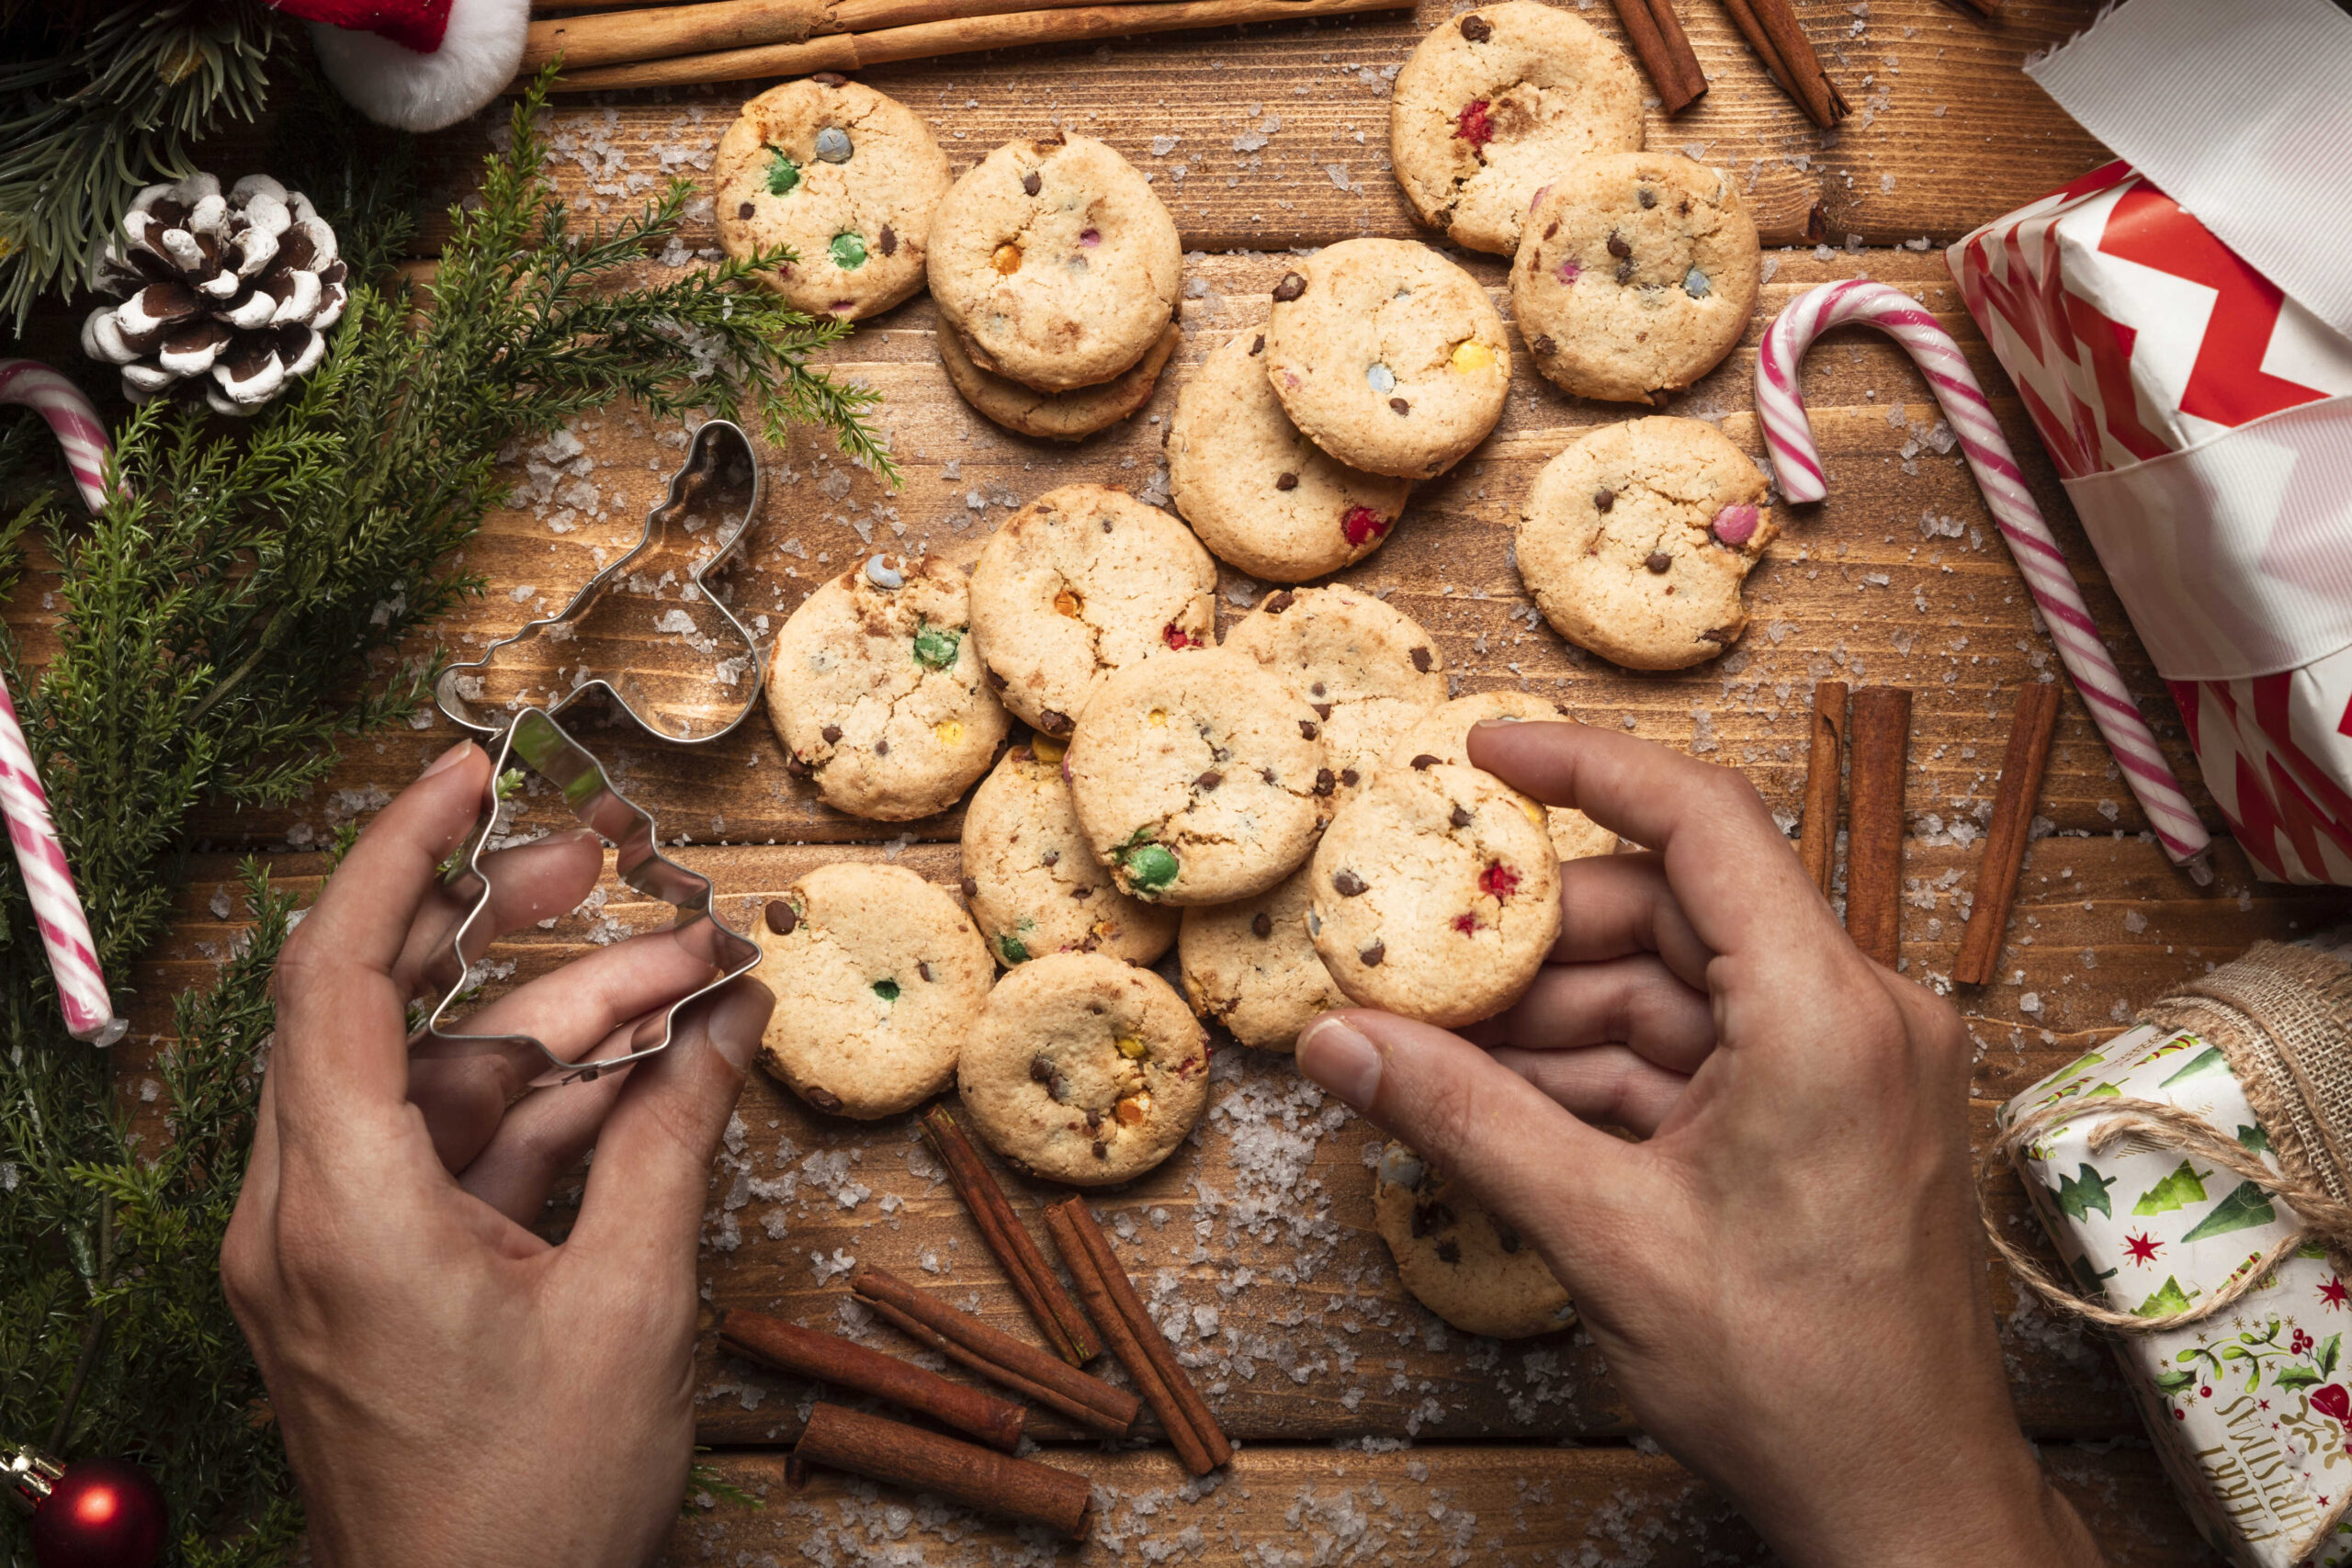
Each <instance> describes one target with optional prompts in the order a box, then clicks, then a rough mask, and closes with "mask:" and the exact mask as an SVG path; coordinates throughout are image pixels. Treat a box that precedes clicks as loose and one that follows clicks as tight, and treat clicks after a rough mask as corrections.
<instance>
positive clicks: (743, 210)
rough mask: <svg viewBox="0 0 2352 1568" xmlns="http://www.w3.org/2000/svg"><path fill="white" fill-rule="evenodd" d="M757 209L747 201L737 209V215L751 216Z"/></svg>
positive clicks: (741, 216)
mask: <svg viewBox="0 0 2352 1568" xmlns="http://www.w3.org/2000/svg"><path fill="white" fill-rule="evenodd" d="M755 210H757V209H755V208H753V207H752V204H751V203H750V202H748V201H747V202H745V203H743V205H742V206H741V207H739V208H737V209H735V216H736V217H738V218H749V217H750V216H751V215H752V213H753V212H754V211H755Z"/></svg>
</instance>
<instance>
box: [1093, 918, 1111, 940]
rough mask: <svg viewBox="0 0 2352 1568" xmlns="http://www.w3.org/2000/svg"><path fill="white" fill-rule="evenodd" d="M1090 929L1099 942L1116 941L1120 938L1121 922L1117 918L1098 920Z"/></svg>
mask: <svg viewBox="0 0 2352 1568" xmlns="http://www.w3.org/2000/svg"><path fill="white" fill-rule="evenodd" d="M1088 929H1089V930H1090V931H1093V933H1094V939H1095V940H1096V941H1097V942H1114V941H1116V940H1117V939H1118V935H1119V922H1118V921H1116V920H1097V921H1095V922H1094V924H1093V925H1091V927H1089V928H1088Z"/></svg>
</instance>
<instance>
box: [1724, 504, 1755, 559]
mask: <svg viewBox="0 0 2352 1568" xmlns="http://www.w3.org/2000/svg"><path fill="white" fill-rule="evenodd" d="M1756 522H1757V512H1756V508H1754V507H1752V506H1726V507H1724V509H1723V510H1722V511H1721V512H1718V513H1715V537H1716V538H1718V539H1721V540H1722V541H1723V542H1724V544H1726V545H1729V546H1731V547H1732V548H1734V549H1737V548H1738V547H1740V546H1742V545H1744V544H1746V543H1747V541H1748V540H1750V539H1752V538H1754V537H1755V536H1756Z"/></svg>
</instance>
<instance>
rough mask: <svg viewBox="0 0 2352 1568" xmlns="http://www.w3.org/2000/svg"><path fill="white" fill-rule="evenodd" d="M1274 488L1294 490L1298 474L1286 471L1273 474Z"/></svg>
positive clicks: (1296, 486) (1296, 485)
mask: <svg viewBox="0 0 2352 1568" xmlns="http://www.w3.org/2000/svg"><path fill="white" fill-rule="evenodd" d="M1274 488H1275V489H1276V490H1296V489H1297V488H1298V476H1297V475H1296V474H1294V473H1288V472H1284V473H1280V474H1277V475H1275V476H1274Z"/></svg>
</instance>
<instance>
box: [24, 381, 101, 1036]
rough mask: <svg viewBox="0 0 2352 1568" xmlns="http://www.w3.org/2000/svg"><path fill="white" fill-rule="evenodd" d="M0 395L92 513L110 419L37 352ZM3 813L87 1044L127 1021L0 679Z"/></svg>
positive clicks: (60, 987)
mask: <svg viewBox="0 0 2352 1568" xmlns="http://www.w3.org/2000/svg"><path fill="white" fill-rule="evenodd" d="M0 403H22V404H24V405H25V406H27V407H28V408H31V409H35V410H37V411H39V412H40V416H41V417H42V418H43V419H45V420H47V421H48V422H49V427H50V429H51V431H53V432H54V433H55V434H56V435H57V441H58V445H59V446H62V447H64V449H65V463H66V466H67V467H68V468H71V469H72V470H73V472H74V485H75V486H76V488H78V489H79V490H80V491H81V492H82V500H83V502H84V503H85V505H87V506H88V507H89V509H90V510H91V511H92V512H96V511H98V510H99V509H100V508H101V507H103V506H105V505H106V502H107V487H106V467H107V427H106V426H105V425H103V424H101V423H98V411H97V410H96V409H94V408H92V407H91V406H90V400H89V399H87V398H85V397H84V396H83V395H82V393H81V390H80V389H78V388H76V387H75V386H74V383H73V382H71V381H68V380H67V379H66V378H64V377H62V376H60V375H59V374H58V373H57V372H56V371H54V370H51V368H50V367H48V366H46V365H43V364H41V363H40V361H39V360H36V359H0ZM0 816H6V818H7V819H8V839H9V841H10V842H11V843H13V844H14V845H15V846H16V849H17V868H18V870H20V871H21V872H22V873H23V874H24V878H25V892H26V895H27V896H28V897H29V898H30V899H31V900H32V906H33V918H34V919H35V920H36V921H38V922H39V924H40V940H41V945H42V946H43V947H45V948H47V949H48V950H49V967H50V972H51V974H53V975H55V976H57V1000H58V1005H59V1006H60V1008H62V1010H63V1011H64V1013H65V1028H66V1032H68V1033H70V1034H72V1035H73V1036H74V1038H75V1039H76V1040H86V1041H88V1042H89V1043H91V1044H93V1045H111V1044H113V1043H115V1042H116V1041H118V1040H119V1039H121V1038H122V1037H123V1035H124V1033H125V1032H127V1031H129V1029H130V1021H129V1020H127V1019H121V1018H118V1017H116V1016H115V1010H114V1001H113V998H111V997H109V996H108V995H107V977H106V974H105V972H104V971H103V970H101V969H100V968H99V967H98V949H97V943H96V942H94V941H93V940H91V936H90V921H89V918H88V917H87V916H86V915H85V913H84V912H83V909H82V896H81V895H80V894H79V893H77V892H75V891H74V872H73V868H72V867H70V866H68V865H67V864H66V863H65V846H64V845H63V844H62V843H61V842H60V841H59V840H58V837H57V825H56V824H55V823H54V822H52V821H51V819H50V815H49V793H48V792H47V791H46V790H44V789H42V788H41V786H40V773H38V772H37V771H35V769H34V767H33V757H32V750H31V749H30V748H29V747H28V746H27V745H26V744H25V732H24V728H23V727H22V726H20V725H18V724H17V705H16V704H15V703H14V702H13V701H11V700H10V698H9V695H8V687H7V684H6V682H0Z"/></svg>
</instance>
